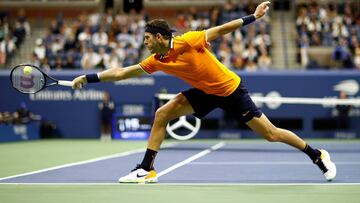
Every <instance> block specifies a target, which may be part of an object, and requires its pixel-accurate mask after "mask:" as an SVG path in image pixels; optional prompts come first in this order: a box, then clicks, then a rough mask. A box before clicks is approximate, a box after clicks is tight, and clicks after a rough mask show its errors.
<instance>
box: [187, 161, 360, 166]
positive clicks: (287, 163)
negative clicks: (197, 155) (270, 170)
mask: <svg viewBox="0 0 360 203" xmlns="http://www.w3.org/2000/svg"><path fill="white" fill-rule="evenodd" d="M190 164H191V165H312V163H311V162H309V161H307V162H295V161H274V162H269V161H234V162H231V161H229V162H221V161H218V162H215V161H214V162H206V161H204V162H192V163H190ZM335 164H336V165H360V162H357V161H354V162H351V161H349V162H341V161H340V162H335Z"/></svg>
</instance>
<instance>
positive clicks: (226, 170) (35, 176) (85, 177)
mask: <svg viewBox="0 0 360 203" xmlns="http://www.w3.org/2000/svg"><path fill="white" fill-rule="evenodd" d="M312 145H313V146H314V147H319V148H324V149H326V150H328V151H329V152H330V155H331V157H332V160H333V161H334V162H335V163H336V164H337V171H338V173H337V177H336V179H335V180H334V181H332V182H331V183H338V184H350V183H351V184H354V183H355V184H357V183H360V156H359V153H360V143H359V142H334V141H332V142H326V141H322V142H318V141H316V142H314V143H312ZM142 156H143V151H142V150H135V151H131V152H127V153H121V154H118V155H114V156H108V157H103V158H98V159H94V160H89V161H85V162H79V163H73V164H68V165H63V166H59V167H54V168H50V169H44V170H41V171H36V172H32V173H28V174H20V175H17V176H13V177H8V178H2V179H1V180H0V183H17V184H22V183H54V184H56V183H61V184H63V183H69V184H86V183H89V184H90V183H91V184H107V183H108V184H112V183H117V179H118V178H119V177H120V176H122V175H124V174H127V173H128V172H129V171H130V170H131V169H132V168H133V167H134V166H135V165H136V163H137V161H139V160H141V158H142ZM155 168H156V170H157V172H158V175H159V183H160V184H162V183H163V184H321V183H327V182H326V180H325V178H324V177H323V175H322V174H321V172H320V170H319V169H318V168H317V167H316V166H315V165H313V164H312V163H311V161H310V160H309V159H308V157H307V156H306V155H304V154H303V153H301V152H299V151H297V150H296V149H293V148H290V147H288V146H286V145H284V144H278V143H267V142H264V141H244V142H241V141H240V142H231V141H230V142H226V141H225V142H222V141H221V142H202V141H191V142H179V143H176V144H173V145H169V146H167V147H165V148H163V149H162V150H161V151H160V153H159V154H158V156H157V161H156V163H155Z"/></svg>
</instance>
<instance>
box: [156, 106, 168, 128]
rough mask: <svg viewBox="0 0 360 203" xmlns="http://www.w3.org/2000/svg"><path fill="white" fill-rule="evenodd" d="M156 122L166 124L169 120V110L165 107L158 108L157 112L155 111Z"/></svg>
mask: <svg viewBox="0 0 360 203" xmlns="http://www.w3.org/2000/svg"><path fill="white" fill-rule="evenodd" d="M155 122H156V123H157V124H163V125H166V124H167V123H168V122H169V116H168V112H167V111H166V110H165V109H163V108H159V109H158V110H156V112H155Z"/></svg>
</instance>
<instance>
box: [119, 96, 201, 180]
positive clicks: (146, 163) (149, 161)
mask: <svg viewBox="0 0 360 203" xmlns="http://www.w3.org/2000/svg"><path fill="white" fill-rule="evenodd" d="M193 112H194V110H193V108H192V106H191V105H190V103H189V102H188V101H187V99H186V97H185V96H184V95H182V94H178V95H176V96H175V97H174V98H173V99H171V100H170V101H168V102H167V103H166V104H165V105H163V106H162V107H160V108H159V109H158V110H157V111H156V113H155V118H154V124H153V126H152V129H151V133H150V138H149V140H148V148H147V150H146V152H145V156H144V159H143V161H142V163H141V164H139V165H138V166H137V167H136V168H135V169H134V170H133V171H132V172H131V173H130V174H129V175H127V176H124V177H121V178H120V179H119V182H121V183H123V182H124V183H134V182H135V183H152V182H157V174H156V171H155V170H154V168H153V164H154V160H155V156H156V154H157V151H158V150H159V149H160V145H161V143H162V141H163V140H164V137H165V130H166V125H167V124H168V123H169V122H170V121H171V120H173V119H175V118H178V117H180V116H183V115H188V114H191V113H193Z"/></svg>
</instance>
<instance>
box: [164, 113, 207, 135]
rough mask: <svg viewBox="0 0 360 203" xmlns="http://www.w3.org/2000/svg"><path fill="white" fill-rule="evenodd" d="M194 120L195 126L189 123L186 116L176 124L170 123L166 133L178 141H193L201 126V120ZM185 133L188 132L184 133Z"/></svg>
mask: <svg viewBox="0 0 360 203" xmlns="http://www.w3.org/2000/svg"><path fill="white" fill-rule="evenodd" d="M194 118H195V124H193V123H191V122H189V121H188V120H187V117H186V116H181V117H180V118H178V120H176V121H175V122H170V123H168V125H167V126H166V131H167V132H168V133H169V135H170V136H171V137H173V138H174V139H177V140H188V139H191V138H193V137H194V136H195V135H196V134H197V133H198V132H199V130H200V126H201V120H200V119H198V118H196V117H194ZM180 131H181V132H180ZM184 131H186V132H185V133H184Z"/></svg>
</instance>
